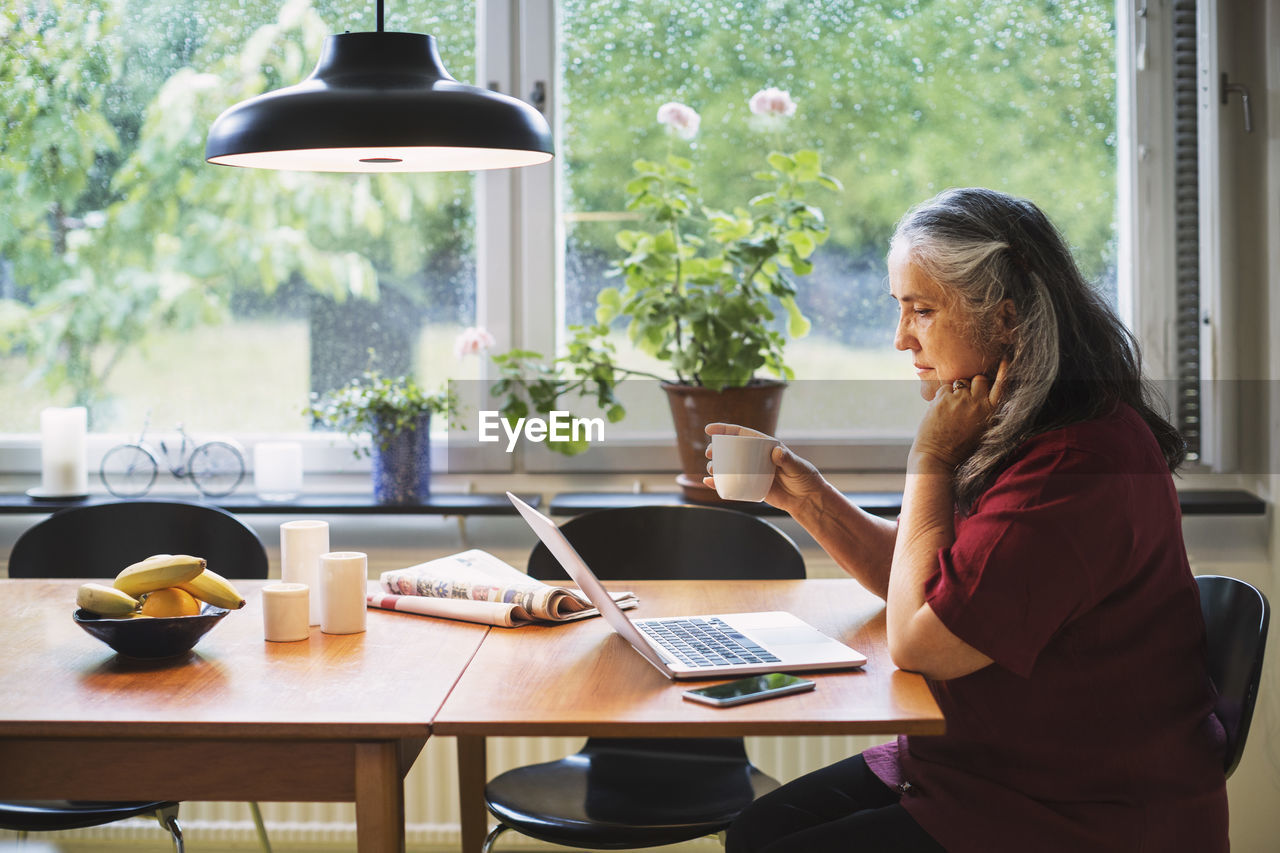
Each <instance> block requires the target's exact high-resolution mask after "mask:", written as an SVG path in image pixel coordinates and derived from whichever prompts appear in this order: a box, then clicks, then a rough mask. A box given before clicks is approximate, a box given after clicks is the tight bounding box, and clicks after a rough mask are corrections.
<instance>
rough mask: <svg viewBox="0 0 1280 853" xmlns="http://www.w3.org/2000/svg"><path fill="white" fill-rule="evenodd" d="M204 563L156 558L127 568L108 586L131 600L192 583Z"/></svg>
mask: <svg viewBox="0 0 1280 853" xmlns="http://www.w3.org/2000/svg"><path fill="white" fill-rule="evenodd" d="M204 565H205V564H204V560H203V559H201V558H200V557H189V556H187V555H186V554H156V555H154V556H151V557H147V559H145V560H142V561H140V562H137V563H134V564H133V565H131V566H128V567H126V568H125V569H124V571H122V572H120V574H118V575H116V579H115V581H113V582H112V585H113V586H114V587H115V588H116V589H118V590H120V591H122V592H126V593H128V594H129V595H132V596H134V597H135V598H136V597H137V596H139V595H142V594H143V593H144V592H152V591H154V590H157V589H164V588H165V587H169V586H177V585H178V584H181V583H186V582H188V581H190V580H193V579H194V578H195V577H196V576H197V575H198V574H200V573H201V572H202V571H204Z"/></svg>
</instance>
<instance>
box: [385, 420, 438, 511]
mask: <svg viewBox="0 0 1280 853" xmlns="http://www.w3.org/2000/svg"><path fill="white" fill-rule="evenodd" d="M372 463H373V499H374V500H375V501H377V502H378V503H380V504H413V503H420V502H422V501H423V500H424V499H425V498H426V497H427V496H428V495H430V494H431V415H430V414H426V415H423V416H422V417H421V418H419V419H418V421H417V424H416V425H415V428H414V429H400V430H398V431H390V430H386V429H381V428H380V429H378V430H376V431H375V432H374V437H373V458H372Z"/></svg>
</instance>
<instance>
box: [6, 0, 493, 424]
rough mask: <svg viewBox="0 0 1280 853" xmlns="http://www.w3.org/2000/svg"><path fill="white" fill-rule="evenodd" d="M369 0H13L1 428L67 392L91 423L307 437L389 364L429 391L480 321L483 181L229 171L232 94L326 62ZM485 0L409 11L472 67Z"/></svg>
mask: <svg viewBox="0 0 1280 853" xmlns="http://www.w3.org/2000/svg"><path fill="white" fill-rule="evenodd" d="M373 15H374V10H373V7H372V5H371V4H370V3H368V2H366V0H314V2H310V0H287V2H279V0H235V2H231V3H228V2H226V0H185V2H179V3H173V4H167V3H160V4H158V3H152V2H148V0H120V1H119V2H118V1H117V0H40V2H36V1H35V0H31V2H25V0H24V2H19V3H18V4H17V5H16V6H14V5H10V6H9V7H8V8H6V9H5V10H4V11H3V12H0V35H2V36H3V38H2V40H3V41H4V42H5V44H6V48H5V51H4V60H3V63H4V64H3V65H0V98H2V99H3V102H4V111H5V115H6V118H7V119H8V126H7V129H5V130H3V131H0V133H3V148H2V153H0V194H2V195H3V196H4V198H5V199H6V217H5V219H6V222H5V223H4V224H3V225H0V258H2V259H3V273H2V274H0V288H2V289H0V297H3V302H2V303H0V305H2V306H3V307H2V310H0V318H2V319H0V323H3V339H2V340H3V347H2V349H3V357H0V393H3V394H4V396H5V399H6V405H5V406H4V407H3V411H0V432H30V431H33V430H34V429H36V428H37V427H36V424H37V423H38V420H37V413H38V411H39V409H40V408H41V407H42V406H45V405H50V404H60V405H71V404H81V405H87V406H88V407H89V409H90V412H91V420H92V429H93V430H95V431H99V432H136V431H137V430H138V429H140V428H141V426H142V423H143V420H144V418H145V417H146V416H147V413H148V412H149V413H150V417H151V424H152V427H153V428H157V427H158V428H161V429H168V428H171V427H172V426H173V425H174V424H175V423H177V422H179V421H182V422H185V423H186V424H187V425H189V426H190V427H191V428H193V429H195V430H199V431H205V430H218V431H235V432H241V433H271V432H293V431H304V430H306V429H307V428H308V422H307V420H306V419H305V418H304V416H303V414H302V410H303V408H304V406H305V405H306V403H307V401H308V393H309V392H310V391H324V390H327V389H330V388H334V387H338V386H340V385H342V384H344V383H346V382H347V381H348V380H350V379H351V378H353V377H355V376H357V375H359V374H360V373H361V372H362V371H363V370H365V369H366V368H367V367H369V366H370V354H369V350H370V349H372V350H374V351H375V353H376V361H375V362H374V363H373V366H375V367H376V368H377V369H379V370H380V371H382V372H384V373H389V374H393V375H394V374H400V373H406V372H415V373H417V374H418V375H419V376H420V377H421V378H422V379H423V380H424V381H425V382H426V383H427V384H428V386H429V387H435V386H437V385H439V384H442V383H443V382H444V381H445V380H446V379H447V378H449V377H454V378H465V377H466V376H468V375H472V376H474V375H477V374H478V369H479V366H478V362H477V361H476V360H474V359H472V360H467V361H460V360H457V359H456V358H455V356H454V354H453V342H454V338H455V336H456V334H457V333H458V332H459V331H460V330H461V329H462V328H465V327H466V326H469V325H473V324H474V323H475V319H474V318H475V306H476V261H475V239H474V232H475V227H474V217H475V202H474V189H473V183H474V178H473V177H472V176H471V175H469V174H443V175H408V176H405V175H377V176H369V175H329V174H307V173H277V172H263V171H257V170H248V169H233V168H223V167H213V166H209V165H207V164H205V162H204V156H203V152H204V140H205V135H206V133H207V131H208V128H209V126H210V124H211V123H212V121H213V119H214V118H215V117H216V116H217V114H218V113H219V112H221V111H222V110H223V109H225V108H226V107H229V106H230V105H232V104H233V103H236V102H238V101H240V100H243V99H245V98H248V97H250V96H252V95H255V94H258V93H260V92H263V91H267V90H271V89H275V88H279V87H281V86H285V85H290V84H292V83H294V82H297V81H299V80H301V79H302V78H304V77H305V76H306V75H307V74H309V73H310V71H311V69H312V67H313V66H314V64H315V61H316V58H317V57H318V55H319V52H320V46H321V43H322V40H323V38H324V37H325V36H326V35H328V34H330V33H334V32H342V31H343V30H346V29H351V30H361V29H372V28H373ZM475 18H476V10H475V4H474V2H473V0H431V2H425V0H409V2H401V3H396V4H395V5H394V7H393V8H392V9H391V10H390V13H389V16H388V19H387V28H388V29H401V30H412V31H427V32H432V33H434V34H435V35H436V36H437V38H438V41H439V45H440V49H441V51H442V54H443V59H444V62H445V65H446V67H449V68H453V69H455V70H456V71H457V72H458V76H460V77H461V78H464V79H467V78H470V77H472V76H473V73H474V72H473V69H474V67H475V62H476V58H475V52H476V44H475V43H476V37H475Z"/></svg>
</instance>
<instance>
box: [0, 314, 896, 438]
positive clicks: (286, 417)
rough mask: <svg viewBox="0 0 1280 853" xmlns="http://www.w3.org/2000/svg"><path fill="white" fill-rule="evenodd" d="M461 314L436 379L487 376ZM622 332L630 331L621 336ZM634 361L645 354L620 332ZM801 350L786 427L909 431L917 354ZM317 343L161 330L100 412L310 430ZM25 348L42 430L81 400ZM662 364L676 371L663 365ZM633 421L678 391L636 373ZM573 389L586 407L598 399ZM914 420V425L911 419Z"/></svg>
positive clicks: (29, 419) (284, 325)
mask: <svg viewBox="0 0 1280 853" xmlns="http://www.w3.org/2000/svg"><path fill="white" fill-rule="evenodd" d="M459 331H460V329H459V328H458V327H456V326H431V327H426V328H424V329H423V330H422V333H421V336H420V338H419V346H418V358H417V367H418V373H419V376H422V377H424V381H425V382H426V387H427V388H429V389H434V388H437V387H440V386H441V385H443V383H444V382H445V381H446V380H447V379H449V378H453V379H463V380H474V379H478V378H479V377H480V369H481V367H482V360H481V359H480V358H476V357H474V356H472V357H466V358H463V359H458V358H457V356H456V355H455V354H454V352H453V345H454V339H455V338H456V336H457V334H458V332H459ZM620 337H622V336H620ZM619 344H620V345H619V351H620V356H621V358H622V359H623V360H624V363H637V362H636V361H634V360H633V357H634V354H633V353H628V352H626V349H627V347H626V341H625V338H624V337H623V339H622V340H621V341H620V342H619ZM788 355H789V362H790V364H791V366H792V367H793V368H794V369H795V372H796V375H797V376H798V377H801V378H800V379H798V380H797V381H796V382H794V383H793V384H792V387H790V388H789V389H788V391H787V397H786V403H785V405H784V406H783V420H782V426H781V427H780V431H781V432H783V433H786V432H789V431H793V430H800V429H803V430H805V431H818V432H828V431H830V432H833V433H834V432H837V431H848V430H854V431H855V432H864V431H866V432H885V431H889V432H904V431H905V432H909V431H910V430H911V429H913V427H914V423H915V422H916V420H918V418H919V398H918V396H917V394H918V392H917V390H916V388H917V385H916V382H915V379H914V377H913V376H912V374H911V368H910V360H909V358H907V356H905V355H904V354H902V353H897V352H894V351H892V350H861V349H854V348H850V347H847V346H844V345H842V344H839V343H837V342H834V341H830V340H824V339H821V338H816V337H815V338H806V339H802V340H797V341H793V342H792V343H791V345H790V347H789V349H788ZM309 358H310V348H309V342H308V339H307V324H306V323H305V321H300V320H299V321H278V322H267V321H236V322H231V323H227V324H225V325H220V326H208V327H201V328H197V329H195V330H192V331H190V332H184V333H181V334H176V333H175V334H171V335H165V336H159V335H158V336H156V337H155V338H153V339H149V340H146V341H144V342H142V343H141V344H140V345H139V346H138V347H137V348H135V349H134V350H133V351H132V352H130V353H129V354H128V355H127V356H126V357H125V358H124V359H122V360H121V362H120V364H119V365H118V367H117V368H116V370H115V371H114V373H113V374H112V376H111V378H110V381H109V385H108V390H109V393H110V400H109V402H108V403H107V404H105V405H104V406H102V407H101V408H100V409H99V410H98V411H97V412H96V418H95V422H94V424H93V429H94V430H95V431H98V432H123V433H133V432H136V431H137V430H139V429H140V428H141V426H142V422H143V418H144V417H145V416H146V413H147V412H148V411H150V412H151V424H152V426H153V428H155V429H159V430H168V429H171V428H172V427H173V426H174V425H175V424H177V423H179V422H181V423H183V424H185V425H187V426H188V428H189V429H190V430H191V431H192V433H193V434H195V435H197V436H200V435H203V434H208V433H218V432H241V433H244V432H298V431H306V430H307V429H308V427H309V424H308V421H307V419H306V418H305V417H304V416H303V415H302V409H303V407H304V406H305V405H306V403H307V398H308V392H309V388H308V375H309V364H308V363H309ZM29 370H30V368H29V365H28V364H27V362H26V360H25V358H23V357H21V356H11V357H6V358H0V390H2V391H3V394H4V395H5V399H6V405H5V406H4V407H3V408H2V409H0V432H27V433H30V432H38V431H39V428H40V423H39V418H40V414H39V413H40V410H41V409H42V408H44V407H46V406H61V405H70V404H71V396H70V393H69V392H60V393H59V394H56V395H54V394H50V393H49V392H48V391H47V390H46V389H45V388H44V387H43V386H42V385H41V384H39V383H35V384H31V383H28V382H27V381H26V378H25V377H26V376H27V374H28V373H29ZM653 372H655V373H659V374H661V373H664V372H665V371H663V370H661V369H660V368H655V369H654V371H653ZM622 394H623V396H624V399H625V400H626V401H627V407H628V416H627V419H626V420H625V421H624V422H623V424H622V425H621V428H622V429H625V431H626V432H633V431H634V432H652V431H654V430H664V431H665V430H669V429H670V419H669V414H668V413H667V408H666V403H665V400H664V399H663V397H662V395H661V393H660V392H658V391H657V389H655V388H654V386H653V383H652V382H649V381H647V380H636V381H633V382H628V383H625V387H624V388H623V389H622ZM577 403H578V401H569V407H570V408H572V409H573V410H574V411H575V413H576V414H580V415H584V416H592V415H593V413H592V412H591V411H590V410H589V408H590V407H588V406H586V405H585V404H584V405H578V404H577ZM904 424H906V426H905V427H904Z"/></svg>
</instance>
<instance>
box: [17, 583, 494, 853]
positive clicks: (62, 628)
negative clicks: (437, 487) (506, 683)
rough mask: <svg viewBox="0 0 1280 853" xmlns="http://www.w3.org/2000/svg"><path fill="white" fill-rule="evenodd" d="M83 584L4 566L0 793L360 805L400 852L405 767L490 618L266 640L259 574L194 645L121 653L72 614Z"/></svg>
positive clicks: (374, 617)
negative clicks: (11, 572)
mask: <svg viewBox="0 0 1280 853" xmlns="http://www.w3.org/2000/svg"><path fill="white" fill-rule="evenodd" d="M79 585H80V581H78V580H12V579H0V612H2V613H3V618H0V649H2V650H3V654H0V798H4V799H83V800H95V799H96V800H250V801H262V802H270V801H286V802H313V801H315V802H354V803H355V812H356V832H357V843H358V849H359V851H360V853H384V852H385V853H392V852H393V851H395V852H396V853H398V851H403V850H404V844H405V836H404V775H405V773H406V772H407V771H408V769H409V767H410V766H411V765H412V764H413V761H414V759H415V758H416V757H417V756H418V753H419V752H420V751H421V750H422V747H423V744H424V743H425V742H426V740H427V737H428V735H429V734H430V732H431V720H432V718H433V717H434V715H435V713H436V711H437V710H438V709H439V708H440V707H441V705H442V704H443V702H444V699H445V697H446V696H447V695H448V693H449V691H450V690H451V689H452V688H453V686H454V684H455V683H456V682H457V680H458V678H459V677H460V676H461V674H462V672H463V671H464V669H465V668H466V666H467V664H468V662H469V661H470V660H471V658H472V656H473V655H474V654H475V652H476V651H477V650H478V649H479V647H480V644H481V642H482V641H483V639H484V637H485V635H486V633H487V632H488V628H486V627H485V626H482V625H473V624H469V623H464V622H451V621H446V620H438V619H424V618H422V617H419V616H413V615H409V614H402V613H394V612H389V611H381V610H370V611H369V613H368V624H367V630H366V631H365V632H363V633H359V634H346V635H330V634H324V633H321V631H320V629H319V628H318V627H313V628H312V629H311V634H310V637H309V638H308V639H307V640H303V641H299V642H293V643H269V642H266V641H265V640H264V639H263V624H262V610H261V606H260V602H261V588H262V586H263V585H264V582H262V581H245V582H237V586H238V587H239V588H240V590H241V592H242V593H243V594H244V595H245V598H246V599H247V600H248V604H247V606H245V607H244V608H243V609H241V610H237V611H232V612H231V613H228V614H227V615H226V616H225V617H224V618H223V619H222V620H221V621H220V622H219V623H218V624H217V625H216V626H215V627H214V628H213V629H212V630H211V631H210V632H209V633H208V634H206V635H205V636H204V637H203V638H202V639H201V640H200V642H199V643H198V644H197V645H196V647H195V648H194V649H192V650H191V651H190V652H188V653H187V654H185V655H183V656H181V657H178V658H174V659H169V660H161V661H150V662H148V661H138V660H133V659H129V658H124V657H121V656H119V655H117V654H116V653H115V652H113V651H112V650H111V649H110V648H109V647H108V646H106V645H104V644H102V643H101V642H99V641H98V640H96V639H94V638H93V637H90V636H89V635H88V634H87V633H85V632H84V631H83V630H81V628H80V627H79V626H78V625H76V624H75V623H74V622H73V621H72V618H71V615H72V612H73V611H74V610H75V599H76V589H77V588H78V586H79Z"/></svg>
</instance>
